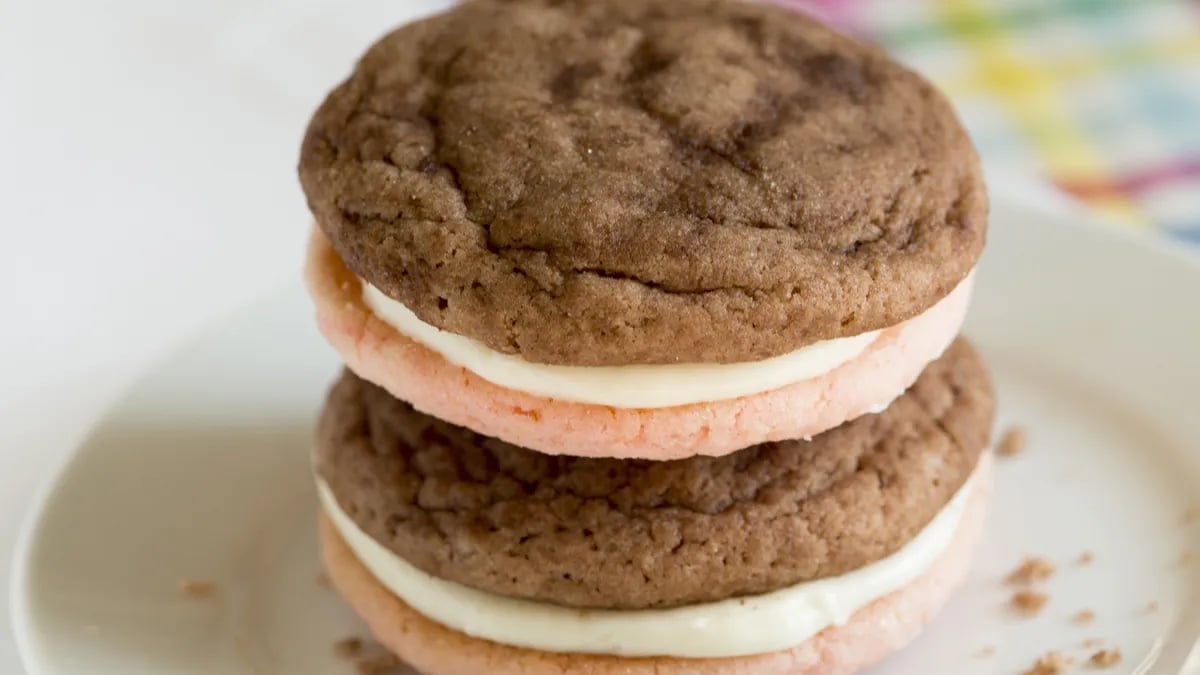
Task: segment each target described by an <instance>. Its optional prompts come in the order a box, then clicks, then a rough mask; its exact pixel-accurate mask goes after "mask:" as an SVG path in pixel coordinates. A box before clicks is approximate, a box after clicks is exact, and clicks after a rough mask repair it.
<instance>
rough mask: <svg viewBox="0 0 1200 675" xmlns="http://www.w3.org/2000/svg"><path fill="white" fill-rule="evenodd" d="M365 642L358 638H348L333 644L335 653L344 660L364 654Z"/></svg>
mask: <svg viewBox="0 0 1200 675" xmlns="http://www.w3.org/2000/svg"><path fill="white" fill-rule="evenodd" d="M362 650H363V641H362V640H361V639H359V638H356V637H348V638H344V639H341V640H338V641H337V642H335V643H333V653H334V654H337V655H338V656H340V657H341V658H343V659H352V658H354V657H355V656H358V655H359V654H361V653H362Z"/></svg>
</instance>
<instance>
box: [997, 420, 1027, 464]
mask: <svg viewBox="0 0 1200 675" xmlns="http://www.w3.org/2000/svg"><path fill="white" fill-rule="evenodd" d="M1024 449H1025V429H1023V428H1021V427H1012V428H1011V429H1009V430H1008V431H1005V432H1004V434H1003V435H1002V436H1000V442H999V443H996V454H997V455H1000V456H1001V457H1015V456H1016V455H1019V454H1021V451H1022V450H1024Z"/></svg>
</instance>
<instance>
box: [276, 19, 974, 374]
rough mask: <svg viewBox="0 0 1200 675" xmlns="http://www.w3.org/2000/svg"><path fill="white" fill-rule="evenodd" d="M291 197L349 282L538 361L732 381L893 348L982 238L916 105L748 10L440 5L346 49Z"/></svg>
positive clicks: (888, 69)
mask: <svg viewBox="0 0 1200 675" xmlns="http://www.w3.org/2000/svg"><path fill="white" fill-rule="evenodd" d="M300 175H301V181H302V183H303V186H304V189H305V192H306V194H307V197H308V202H309V205H310V208H311V209H312V211H313V213H314V215H315V217H316V219H317V222H318V224H319V225H320V227H321V228H322V229H323V230H324V231H325V233H326V234H327V235H328V237H329V238H330V240H331V241H332V242H333V244H334V247H335V248H336V249H337V251H338V253H339V255H340V256H341V257H342V258H343V259H344V260H345V262H346V264H347V266H348V267H349V268H350V269H351V270H352V271H353V272H354V273H355V274H357V275H358V276H360V277H362V278H364V279H366V280H367V281H369V282H370V283H372V284H373V285H375V286H377V287H378V288H380V289H381V290H382V291H383V292H385V293H386V294H387V295H389V296H391V297H392V298H394V299H396V300H398V301H400V302H402V303H403V304H404V305H406V306H407V307H409V308H410V309H412V310H413V311H414V312H415V313H416V314H417V315H418V316H419V317H420V318H421V319H423V320H424V321H426V322H427V323H430V324H433V325H435V326H437V327H439V328H442V329H445V330H448V331H451V332H454V333H458V334H461V335H466V336H469V337H472V338H475V339H477V340H480V341H482V342H483V343H485V344H487V345H488V346H489V347H491V348H493V349H495V350H498V351H502V352H506V353H518V354H520V355H521V356H523V357H524V358H526V359H528V360H531V361H536V362H544V363H559V364H573V365H618V364H633V363H673V362H738V361H749V360H757V359H762V358H766V357H770V356H774V355H778V354H782V353H786V352H788V351H792V350H795V349H797V348H800V347H803V346H805V345H807V344H811V343H813V342H816V341H819V340H823V339H830V338H836V337H842V336H848V335H855V334H859V333H863V332H866V331H870V330H874V329H878V328H882V327H885V326H890V325H895V324H897V323H899V322H901V321H903V320H906V319H909V318H911V317H913V316H915V315H916V314H919V313H920V312H922V311H924V310H925V309H927V308H929V307H931V306H932V305H934V304H935V303H936V302H937V301H938V300H939V299H941V298H942V297H943V296H945V295H946V294H947V293H949V292H950V291H951V290H952V289H953V288H954V287H955V286H956V285H957V284H958V282H959V281H961V280H962V279H963V278H964V277H965V276H966V274H967V273H968V271H969V270H970V269H971V268H972V266H973V265H974V263H975V261H976V259H977V258H978V255H979V252H980V250H981V248H982V246H983V242H984V236H985V230H986V211H987V204H986V195H985V191H984V187H983V183H982V178H981V173H980V169H979V163H978V159H977V157H976V155H975V152H974V150H973V148H972V147H971V144H970V141H969V140H968V138H967V136H966V134H965V132H964V131H963V129H962V127H961V126H960V124H959V122H958V120H957V119H956V118H955V115H954V113H953V111H952V110H951V108H950V106H949V105H948V103H946V101H945V100H944V99H943V97H942V96H941V95H940V94H938V93H937V92H936V91H935V90H934V89H933V87H932V86H931V85H930V84H928V83H927V82H926V81H924V80H923V79H922V78H920V77H919V76H918V75H916V74H914V73H912V72H910V71H908V70H906V69H905V68H903V67H902V66H900V65H898V64H896V63H895V62H893V61H891V60H890V59H889V58H888V57H887V56H886V55H884V54H883V53H882V52H880V51H879V50H877V49H875V48H873V47H870V46H867V45H864V44H861V43H858V42H856V41H854V40H851V39H850V38H847V37H844V36H841V35H839V34H837V33H835V32H833V31H831V30H829V29H827V28H825V27H823V26H821V25H819V24H817V23H815V22H814V21H812V20H810V19H807V18H805V17H802V16H799V15H797V14H795V13H792V12H789V11H787V10H783V9H779V8H774V7H770V6H766V5H762V4H757V3H741V2H732V1H714V0H673V1H672V2H660V1H659V0H603V1H601V2H596V1H595V0H517V1H513V2H503V1H500V0H476V1H475V2H467V3H463V4H462V5H460V6H458V7H457V8H456V9H454V10H452V11H450V12H448V13H446V14H442V15H438V16H435V17H432V18H429V19H426V20H423V21H420V22H417V23H414V24H410V25H407V26H404V27H402V28H400V29H398V30H396V31H395V32H393V33H391V34H389V35H387V36H386V37H384V38H383V39H382V40H380V41H379V42H378V43H376V44H375V45H374V46H373V47H371V48H370V49H369V50H368V52H367V53H366V54H365V55H364V56H363V57H362V59H361V60H360V62H359V63H358V65H357V67H356V68H355V70H354V72H353V74H352V75H351V76H350V78H349V79H348V80H347V81H346V82H344V83H343V84H342V85H340V86H339V87H338V88H337V89H335V90H334V91H333V92H332V93H331V94H330V95H329V97H328V98H327V99H326V100H325V102H324V103H323V104H322V105H321V107H320V109H319V110H318V111H317V112H316V114H315V116H314V118H313V120H312V122H311V124H310V126H309V129H308V132H307V134H306V137H305V140H304V144H303V149H302V152H301V160H300Z"/></svg>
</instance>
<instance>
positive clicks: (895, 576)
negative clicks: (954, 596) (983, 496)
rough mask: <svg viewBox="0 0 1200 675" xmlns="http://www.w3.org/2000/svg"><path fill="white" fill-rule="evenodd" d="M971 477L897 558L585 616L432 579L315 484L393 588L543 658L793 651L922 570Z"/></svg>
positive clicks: (952, 524)
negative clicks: (667, 604)
mask: <svg viewBox="0 0 1200 675" xmlns="http://www.w3.org/2000/svg"><path fill="white" fill-rule="evenodd" d="M972 483H973V480H968V481H967V483H966V484H965V485H964V486H963V487H962V488H961V489H960V490H959V491H958V494H956V495H955V496H954V498H953V499H951V500H950V502H949V503H947V504H946V506H945V507H943V508H942V510H941V512H939V513H938V515H937V516H935V517H934V519H933V520H932V521H931V522H930V523H929V524H928V525H927V526H926V527H925V528H924V529H923V530H921V532H920V533H919V534H917V536H916V537H914V538H913V539H912V540H911V541H909V542H908V543H907V544H906V545H905V546H904V547H903V548H901V549H900V550H899V551H897V552H896V553H894V554H892V555H891V556H888V557H887V558H884V559H882V560H879V561H877V562H874V563H871V564H870V565H867V566H865V567H861V568H859V569H857V570H854V571H853V572H848V573H846V574H843V575H841V576H838V577H832V578H827V579H819V580H816V581H809V582H805V583H801V584H797V585H795V586H791V587H789V588H783V589H780V590H777V591H773V592H771V593H766V594H763V595H757V596H751V597H743V598H732V599H729V600H721V601H719V602H710V603H704V604H700V605H690V606H686V607H677V608H672V609H643V610H595V609H590V610H583V609H572V608H569V607H562V606H559V605H552V604H547V603H541V602H534V601H531V600H521V599H516V598H508V597H504V596H500V595H496V594H493V593H488V592H484V591H480V590H476V589H473V588H470V587H467V586H464V585H462V584H458V583H454V582H450V581H445V580H443V579H438V578H437V577H433V576H431V575H429V574H426V573H425V572H422V571H421V570H419V569H417V568H415V567H413V566H412V565H410V564H408V563H407V562H405V561H404V560H403V559H402V558H400V557H399V556H397V555H396V554H395V553H392V552H391V551H389V550H387V549H386V548H384V547H383V546H382V545H381V544H379V543H378V542H376V541H375V540H374V539H372V538H371V537H370V536H368V535H367V534H366V533H365V532H363V531H362V530H361V529H359V527H358V526H357V525H356V524H355V523H354V521H353V520H351V519H350V517H349V516H348V515H346V513H345V512H343V511H342V509H341V508H340V507H339V506H338V504H337V501H336V499H335V498H334V496H333V493H332V491H331V490H330V489H329V486H328V485H327V484H326V483H325V482H324V481H323V480H321V479H319V478H318V480H317V490H318V493H319V495H320V499H321V504H322V505H323V507H324V509H325V512H326V514H328V516H329V518H330V520H331V521H332V522H333V525H334V527H335V528H336V529H337V531H338V533H339V534H341V536H342V539H343V540H345V542H346V544H347V545H348V546H349V547H350V549H351V550H352V551H353V552H354V554H355V555H356V556H357V557H358V559H359V560H360V561H361V562H362V563H363V565H365V566H366V568H367V569H368V570H370V572H371V574H373V575H374V576H375V578H376V579H377V580H378V581H379V582H380V583H381V584H383V585H384V586H385V587H386V588H387V589H388V590H389V591H391V592H392V593H393V594H395V595H396V596H398V597H399V598H400V599H401V600H403V601H404V602H405V603H407V604H408V605H409V606H410V607H412V608H413V609H414V610H416V611H417V612H420V613H421V614H422V615H424V616H426V617H428V618H430V619H432V620H434V621H436V622H438V623H440V624H442V625H445V626H448V627H450V628H452V629H454V630H457V631H459V632H461V633H465V634H467V635H470V636H472V637H476V638H480V639H485V640H491V641H493V642H499V643H501V644H507V645H515V646H519V647H527V648H530V649H537V650H540V651H547V652H574V653H587V654H613V655H620V656H675V657H682V658H719V657H730V656H744V655H748V654H763V653H767V652H773V651H779V650H784V649H789V648H791V647H794V646H796V645H798V644H800V643H802V642H804V641H806V640H808V639H809V638H810V637H812V636H814V635H816V634H817V633H819V632H820V631H822V630H823V629H825V628H827V627H829V626H833V625H837V624H842V623H845V622H846V621H848V620H849V619H850V617H851V615H853V614H854V612H856V611H857V610H859V609H860V608H862V607H864V606H866V605H868V604H870V603H871V602H872V601H874V600H876V599H878V598H881V597H883V596H885V595H887V594H889V593H892V592H893V591H896V590H898V589H899V588H901V587H902V586H904V585H906V584H908V583H909V582H911V581H913V580H915V579H916V578H917V577H919V576H920V575H921V574H922V573H924V572H925V571H926V570H927V569H929V568H930V566H932V565H933V563H934V562H935V561H936V560H937V559H938V557H939V556H941V554H942V553H943V552H944V551H945V550H946V549H947V548H948V547H949V546H950V542H951V541H952V539H953V537H954V535H955V532H956V531H957V529H958V524H959V521H960V520H961V519H962V515H963V512H964V510H965V509H966V506H967V499H968V496H969V494H970V487H971V484H972Z"/></svg>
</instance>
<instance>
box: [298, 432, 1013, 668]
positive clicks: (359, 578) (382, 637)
mask: <svg viewBox="0 0 1200 675" xmlns="http://www.w3.org/2000/svg"><path fill="white" fill-rule="evenodd" d="M989 475H990V458H989V457H988V456H987V455H984V456H983V457H982V458H981V459H980V463H979V466H978V467H977V468H976V469H975V478H974V481H975V482H974V485H973V487H972V494H971V495H970V497H969V501H968V503H967V508H966V510H965V512H964V513H963V518H962V521H961V522H960V523H959V526H958V530H957V532H956V533H955V536H954V539H953V540H952V541H951V543H950V546H949V547H948V548H947V549H946V551H945V552H944V553H942V555H941V557H939V558H938V559H937V560H936V561H935V562H934V564H933V565H932V566H931V567H930V568H929V569H928V570H927V571H926V572H925V573H924V574H923V575H922V576H920V577H918V578H917V579H916V580H915V581H913V582H911V583H910V584H908V585H907V586H904V587H902V588H900V589H899V590H897V591H894V592H892V593H890V594H888V595H886V596H884V597H882V598H880V599H878V600H876V601H875V602H873V603H871V604H869V605H867V606H866V607H864V608H862V609H860V610H859V611H858V612H855V614H854V615H853V616H852V617H851V618H850V620H849V621H848V622H846V623H844V624H841V625H838V626H831V627H829V628H827V629H825V630H823V631H821V632H820V633H818V634H817V635H815V636H814V637H812V638H810V639H809V640H807V641H805V642H803V643H801V644H799V645H797V646H796V647H793V648H791V649H787V650H783V651H777V652H770V653H767V654H758V655H754V656H741V657H732V658H723V659H683V658H677V657H654V658H645V657H640V658H623V657H619V656H608V655H598V654H559V653H550V652H540V651H536V650H532V649H525V648H521V647H511V646H508V645H502V644H498V643H495V642H489V641H487V640H480V639H476V638H472V637H469V636H467V635H465V634H463V633H459V632H458V631H455V630H451V629H449V628H446V627H444V626H442V625H441V624H438V623H435V622H433V621H431V620H430V619H426V618H425V617H424V616H422V615H421V614H419V613H418V612H416V611H415V610H414V609H412V608H411V607H409V606H408V605H407V604H405V603H404V602H403V601H402V600H400V599H399V598H397V597H396V596H395V595H392V593H391V592H390V591H388V590H387V589H386V588H384V587H383V586H382V585H381V584H380V583H379V582H378V581H376V580H375V578H374V577H373V576H372V575H371V573H370V572H369V571H368V570H367V569H366V568H365V567H363V565H362V563H360V562H359V561H358V559H357V558H355V557H354V554H353V553H352V552H351V551H350V549H349V548H348V547H347V546H346V544H345V542H343V541H342V539H341V538H340V537H339V536H338V534H337V531H336V530H335V529H334V528H333V525H332V524H331V523H330V522H329V521H328V519H327V518H325V517H324V516H322V517H321V520H320V535H321V551H322V558H323V560H324V563H325V568H326V571H327V572H328V574H329V578H330V580H331V581H332V582H333V585H334V587H335V588H337V590H338V592H339V593H340V594H341V595H342V597H343V598H344V599H345V600H346V601H347V602H348V603H349V604H350V606H351V607H352V608H353V609H354V611H355V612H357V613H358V615H359V616H360V617H362V618H363V620H364V621H366V623H367V626H368V627H369V628H370V629H371V633H372V634H373V635H374V636H375V639H376V640H378V641H379V642H380V643H381V644H382V645H383V646H385V647H387V648H388V649H390V650H391V651H392V652H394V653H395V654H396V655H398V656H399V657H400V658H401V659H403V660H404V661H406V662H407V663H409V664H411V665H412V666H413V667H414V668H416V669H417V670H419V671H420V672H422V673H426V675H475V674H476V673H490V674H492V675H510V674H511V675H565V674H567V673H571V674H572V675H615V674H617V673H620V674H621V675H685V674H689V675H750V674H754V675H839V674H843V675H844V674H849V673H855V672H858V671H859V670H862V669H864V668H866V667H868V666H870V665H872V664H874V663H876V662H878V661H880V660H882V659H883V658H884V657H886V656H887V655H888V654H891V653H892V652H894V651H896V650H898V649H900V648H901V647H903V646H905V645H906V644H908V643H909V642H910V641H912V639H913V638H915V637H916V636H917V634H919V633H920V632H921V630H922V629H923V628H924V627H925V626H926V625H927V624H928V623H929V622H930V621H932V620H933V618H934V617H935V616H936V615H937V614H938V612H939V611H941V609H942V607H943V606H944V605H945V604H946V602H947V601H948V600H949V598H950V595H951V593H952V592H953V591H954V590H955V589H956V588H957V587H958V586H959V585H960V584H961V583H962V581H963V580H964V579H965V578H966V576H967V572H968V570H969V568H970V564H971V558H972V554H973V552H974V549H975V545H976V543H977V542H978V540H979V538H980V536H981V534H982V531H983V522H984V517H985V514H986V511H987V501H988V497H989V495H990V488H989V485H988V479H989Z"/></svg>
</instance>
